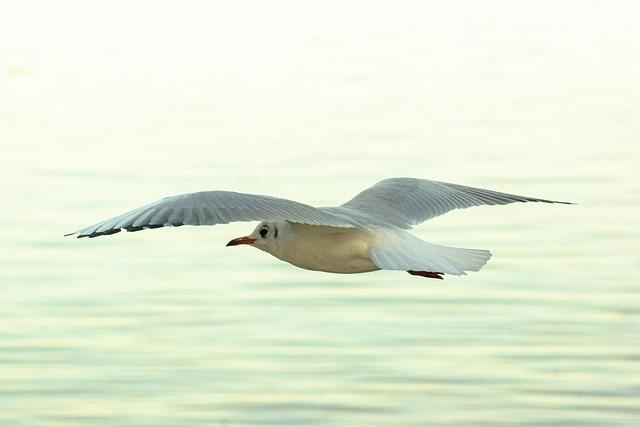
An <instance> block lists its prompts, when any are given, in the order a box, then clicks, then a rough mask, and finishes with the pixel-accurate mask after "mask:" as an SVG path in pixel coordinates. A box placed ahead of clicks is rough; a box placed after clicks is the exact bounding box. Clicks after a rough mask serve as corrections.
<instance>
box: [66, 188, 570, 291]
mask: <svg viewBox="0 0 640 427" xmlns="http://www.w3.org/2000/svg"><path fill="white" fill-rule="evenodd" d="M515 202H543V203H562V204H572V203H569V202H559V201H554V200H545V199H537V198H533V197H525V196H517V195H514V194H507V193H500V192H497V191H491V190H485V189H481V188H475V187H467V186H464V185H458V184H451V183H446V182H440V181H431V180H426V179H416V178H389V179H385V180H382V181H380V182H378V183H377V184H375V185H373V186H372V187H369V188H367V189H366V190H364V191H362V192H360V193H359V194H357V195H356V196H355V197H354V198H352V199H351V200H349V201H348V202H346V203H344V204H342V205H340V206H336V207H322V208H316V207H313V206H310V205H306V204H303V203H299V202H295V201H293V200H287V199H282V198H278V197H272V196H263V195H257V194H246V193H237V192H233V191H202V192H196V193H187V194H180V195H177V196H170V197H165V198H164V199H161V200H158V201H157V202H154V203H151V204H148V205H145V206H142V207H140V208H138V209H134V210H132V211H130V212H127V213H125V214H122V215H119V216H116V217H114V218H111V219H108V220H106V221H102V222H99V223H97V224H94V225H92V226H90V227H86V228H83V229H82V230H79V231H76V232H74V233H70V234H66V235H65V236H72V235H77V237H78V238H81V237H90V238H92V237H99V236H106V235H110V234H115V233H118V232H120V231H121V230H126V231H139V230H145V229H150V228H159V227H179V226H182V225H215V224H227V223H230V222H235V221H261V222H260V224H258V226H257V227H256V228H255V229H254V230H253V232H252V233H251V234H249V235H247V236H242V237H238V238H236V239H233V240H231V241H230V242H229V243H227V246H239V245H249V246H253V247H255V248H257V249H260V250H262V251H264V252H267V253H269V254H271V255H273V256H275V257H276V258H278V259H281V260H282V261H286V262H288V263H290V264H292V265H294V266H296V267H300V268H304V269H307V270H316V271H325V272H330V273H365V272H370V271H376V270H399V271H406V272H408V273H409V274H411V275H414V276H421V277H426V278H432V279H443V277H442V276H443V275H445V274H450V275H456V276H460V275H465V274H466V272H467V271H478V270H480V268H482V266H484V265H485V264H486V262H487V261H488V260H489V258H491V252H489V251H488V250H484V249H466V248H454V247H449V246H441V245H436V244H433V243H428V242H425V241H424V240H421V239H419V238H417V237H416V236H414V235H412V234H411V233H409V232H408V231H407V230H409V229H411V228H412V227H413V226H415V225H418V224H420V223H422V222H424V221H426V220H429V219H432V218H435V217H437V216H440V215H442V214H445V213H447V212H449V211H452V210H454V209H463V208H469V207H472V206H480V205H506V204H510V203H515Z"/></svg>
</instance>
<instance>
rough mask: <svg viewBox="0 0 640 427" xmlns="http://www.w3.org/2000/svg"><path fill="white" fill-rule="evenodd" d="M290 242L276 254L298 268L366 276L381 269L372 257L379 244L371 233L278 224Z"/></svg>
mask: <svg viewBox="0 0 640 427" xmlns="http://www.w3.org/2000/svg"><path fill="white" fill-rule="evenodd" d="M275 226H276V227H278V230H280V227H282V230H283V231H285V232H284V233H282V232H280V231H279V234H282V235H284V236H286V237H283V239H286V241H282V242H281V243H282V244H280V245H278V249H277V250H275V251H274V252H272V255H273V256H275V257H276V258H279V259H281V260H282V261H286V262H288V263H289V264H292V265H295V266H296V267H300V268H304V269H307V270H316V271H326V272H328V273H365V272H368V271H375V270H379V269H380V268H379V267H378V266H377V265H375V264H374V263H373V261H372V260H371V257H370V255H369V250H370V249H371V248H372V247H373V246H374V245H375V236H374V233H372V232H371V231H365V230H359V229H357V228H338V227H325V226H321V225H308V224H297V223H290V222H287V221H278V224H276V225H275Z"/></svg>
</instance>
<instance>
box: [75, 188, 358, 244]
mask: <svg viewBox="0 0 640 427" xmlns="http://www.w3.org/2000/svg"><path fill="white" fill-rule="evenodd" d="M275 220H286V221H291V222H298V223H302V224H312V225H325V226H330V227H343V228H352V227H353V225H352V224H351V223H350V222H348V220H347V219H344V218H340V217H338V216H335V215H332V214H331V213H329V212H326V211H323V210H321V209H318V208H314V207H313V206H309V205H305V204H303V203H298V202H294V201H292V200H287V199H280V198H277V197H271V196H261V195H255V194H245V193H236V192H232V191H202V192H198V193H188V194H181V195H178V196H171V197H165V198H164V199H162V200H158V201H157V202H154V203H151V204H148V205H146V206H142V207H140V208H138V209H134V210H132V211H131V212H127V213H125V214H122V215H119V216H116V217H114V218H111V219H108V220H106V221H102V222H99V223H97V224H94V225H92V226H90V227H86V228H83V229H82V230H79V231H76V232H75V233H70V234H67V236H71V235H74V234H77V235H78V238H80V237H98V236H104V235H107V234H114V233H118V232H119V231H121V230H127V231H138V230H143V229H147V228H158V227H167V226H173V227H177V226H180V225H214V224H227V223H229V222H235V221H275Z"/></svg>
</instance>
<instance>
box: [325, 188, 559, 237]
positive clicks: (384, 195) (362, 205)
mask: <svg viewBox="0 0 640 427" xmlns="http://www.w3.org/2000/svg"><path fill="white" fill-rule="evenodd" d="M515 202H544V203H565V204H570V203H567V202H557V201H553V200H545V199H537V198H534V197H526V196H517V195H515V194H507V193H500V192H497V191H491V190H485V189H482V188H475V187H467V186H464V185H458V184H450V183H447V182H440V181H430V180H426V179H415V178H389V179H385V180H383V181H380V182H378V183H377V184H375V185H374V186H372V187H369V188H367V189H366V190H364V191H362V192H361V193H359V194H358V195H356V196H355V197H354V198H353V199H351V200H349V201H348V202H346V203H345V204H343V205H342V206H339V207H338V208H335V209H336V211H335V213H339V212H340V211H344V213H345V214H348V213H349V212H353V213H354V214H358V215H362V214H364V215H367V216H369V217H370V218H371V219H372V223H373V224H385V225H388V226H395V227H399V228H404V229H407V228H411V227H413V226H414V225H417V224H419V223H421V222H423V221H426V220H428V219H431V218H435V217H437V216H440V215H442V214H444V213H447V212H449V211H451V210H454V209H462V208H468V207H471V206H480V205H506V204H509V203H515ZM345 218H348V215H346V216H345Z"/></svg>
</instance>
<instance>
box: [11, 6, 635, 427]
mask: <svg viewBox="0 0 640 427" xmlns="http://www.w3.org/2000/svg"><path fill="white" fill-rule="evenodd" d="M462 4H464V7H463V6H462ZM462 4H458V5H457V6H455V7H454V5H450V6H445V5H440V6H436V5H432V6H425V5H424V4H422V3H416V4H409V3H407V4H406V5H404V6H398V5H395V4H393V5H392V4H388V5H387V6H386V7H377V6H368V7H370V8H369V9H363V8H362V5H361V6H356V5H355V4H354V5H352V6H346V5H342V4H338V3H335V4H333V3H328V4H327V5H326V6H323V7H319V6H318V7H315V8H314V9H303V8H302V6H300V5H298V4H296V3H286V4H285V3H282V4H278V5H273V6H270V7H269V8H267V7H266V6H258V5H252V6H251V8H250V9H251V11H252V13H247V11H246V10H245V9H243V7H244V6H243V7H241V6H234V7H235V9H234V8H232V9H224V10H218V8H217V7H214V6H206V5H203V4H200V5H198V6H197V7H196V6H194V7H193V8H191V9H190V8H185V7H184V6H180V8H176V9H169V8H162V7H159V6H157V5H155V4H154V5H153V7H151V5H146V6H144V7H143V6H135V7H131V6H128V5H127V8H126V13H122V12H123V10H124V9H119V8H118V7H116V8H114V10H104V11H101V12H100V13H96V11H93V10H90V9H88V6H83V5H82V4H78V5H75V4H74V5H72V4H66V3H65V4H56V6H55V8H54V6H53V5H50V6H46V7H50V8H52V9H50V10H49V9H46V8H45V9H42V8H43V7H45V6H43V5H39V6H38V7H37V8H35V7H32V6H28V5H22V6H17V5H16V6H15V10H14V11H13V13H12V14H3V15H4V17H3V18H0V21H1V22H0V24H2V28H4V29H5V31H7V34H8V35H9V37H3V38H2V40H1V41H0V53H1V55H0V92H1V93H2V95H1V97H2V102H1V103H0V140H1V141H0V144H2V149H3V153H4V155H3V159H2V161H1V162H2V168H1V170H0V178H2V180H3V186H2V190H1V191H2V200H3V203H2V209H1V210H0V219H1V220H2V223H3V227H2V230H1V231H0V238H1V241H2V251H1V252H0V281H1V292H2V299H1V301H0V425H3V426H4V425H6V426H55V427H57V426H71V427H75V426H89V425H91V426H96V425H101V426H102V425H104V426H169V425H171V426H266V425H274V426H281V425H282V426H284V425H288V426H426V425H446V426H458V425H468V426H512V425H536V426H537V425H540V426H577V425H580V426H634V425H640V280H639V279H640V277H639V276H640V275H639V273H640V258H639V255H638V254H639V252H640V232H639V231H638V228H637V223H638V218H640V198H639V197H638V194H640V180H638V170H639V168H640V162H639V156H640V114H639V113H640V111H639V109H638V106H639V105H640V86H639V85H638V75H640V43H638V40H640V33H639V32H638V30H637V19H636V18H637V16H638V14H637V13H635V12H637V10H636V11H633V10H631V6H628V7H626V9H625V8H621V9H609V8H608V7H607V8H606V9H605V6H604V5H602V4H601V3H593V4H592V3H589V2H580V3H579V4H576V3H570V2H561V3H557V2H549V3H544V2H536V3H535V4H534V3H531V4H530V5H529V6H526V7H525V6H522V4H520V5H519V6H515V5H505V4H504V3H502V2H495V3H491V2H482V3H480V2H467V3H462ZM123 7H124V5H123ZM18 16H19V17H21V18H20V19H17V18H16V17H18ZM5 21H6V22H5ZM390 176H415V177H423V178H432V179H440V180H445V181H452V182H458V183H465V184H469V185H476V186H482V187H487V188H493V189H497V190H503V191H507V192H513V193H520V194H525V195H530V196H538V197H546V198H555V199H559V200H568V201H574V202H578V203H579V204H578V205H577V206H564V205H561V206H550V205H518V206H506V207H484V208H475V209H471V210H464V211H458V212H453V213H450V214H448V215H447V216H445V217H441V218H438V219H436V220H434V221H432V222H429V223H427V224H423V225H422V226H420V227H419V228H417V229H416V231H415V232H416V234H417V235H419V236H420V237H422V238H424V239H426V240H428V241H431V242H434V243H440V244H448V245H452V246H462V247H475V248H485V249H491V250H492V252H493V253H494V257H493V259H492V260H491V261H490V262H489V264H488V265H487V266H486V267H485V268H484V269H483V270H482V272H480V273H472V274H469V276H467V277H447V278H446V280H444V281H435V280H426V279H422V278H417V277H412V276H409V275H408V274H405V273H399V272H375V273H369V274H362V275H331V274H325V273H318V272H310V271H304V270H299V269H296V268H294V267H292V266H289V265H287V264H284V263H282V262H280V261H278V260H276V259H273V258H270V257H269V256H268V255H266V254H264V253H262V252H259V251H256V250H252V249H251V248H245V247H240V248H225V247H224V244H225V243H226V242H227V241H228V240H229V239H231V238H233V237H237V236H239V235H243V234H246V233H247V232H248V231H250V230H251V229H252V228H253V226H254V224H231V225H228V226H219V227H206V228H204V227H203V228H200V227H183V228H180V229H160V230H153V231H148V232H141V233H135V234H133V233H131V234H126V233H121V234H118V235H115V236H111V237H108V238H100V239H92V240H89V239H83V240H75V239H63V238H62V234H64V233H66V232H70V231H74V230H76V229H78V228H80V227H83V226H86V225H89V224H91V223H93V222H97V221H99V220H102V219H105V218H107V217H109V216H111V215H115V214H119V213H122V212H124V211H126V210H129V209H132V208H134V207H137V206H139V205H142V204H144V203H147V202H150V201H153V200H156V199H158V198H160V197H163V196H165V195H170V194H174V193H179V192H189V191H197V190H206V189H226V190H236V191H247V192H253V193H263V194H273V195H277V196H281V197H288V198H293V199H296V200H300V201H303V202H306V203H310V204H316V205H320V206H322V205H332V204H338V203H341V202H343V201H345V200H347V199H348V198H350V197H351V196H353V195H354V194H355V193H357V192H358V191H359V190H361V189H363V188H365V187H367V186H369V185H371V184H373V183H374V182H376V181H377V180H379V179H382V178H385V177H390Z"/></svg>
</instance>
